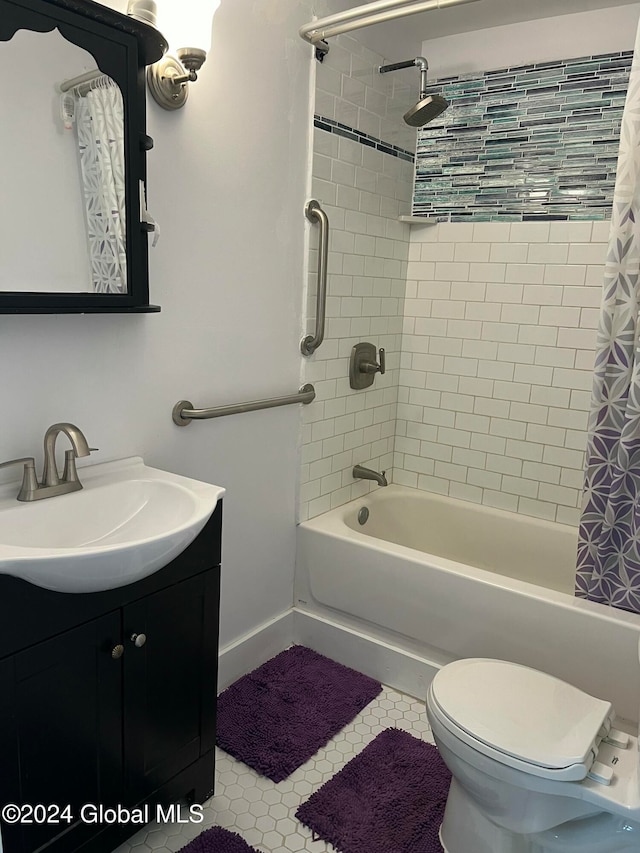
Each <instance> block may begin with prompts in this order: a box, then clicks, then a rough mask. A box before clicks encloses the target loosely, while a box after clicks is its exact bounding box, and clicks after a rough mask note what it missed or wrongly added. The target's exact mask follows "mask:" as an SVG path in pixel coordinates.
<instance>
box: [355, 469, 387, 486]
mask: <svg viewBox="0 0 640 853" xmlns="http://www.w3.org/2000/svg"><path fill="white" fill-rule="evenodd" d="M384 473H385V472H384V471H383V472H382V473H381V474H378V472H377V471H372V470H371V468H365V467H364V465H354V467H353V476H354V478H355V479H356V480H375V481H376V483H377V484H378V485H379V486H388V485H389V483H387V478H386V477H385V476H384Z"/></svg>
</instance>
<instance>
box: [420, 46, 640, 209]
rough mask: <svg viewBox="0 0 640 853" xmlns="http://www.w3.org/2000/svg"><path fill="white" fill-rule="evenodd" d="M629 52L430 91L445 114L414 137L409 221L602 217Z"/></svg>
mask: <svg viewBox="0 0 640 853" xmlns="http://www.w3.org/2000/svg"><path fill="white" fill-rule="evenodd" d="M632 58H633V51H624V52H621V53H610V54H602V55H600V56H587V57H581V58H579V59H568V60H557V61H554V62H542V63H538V64H536V65H523V66H519V67H514V68H506V69H501V70H498V71H487V72H485V73H483V74H479V75H473V76H468V77H446V78H442V79H440V80H438V81H436V82H435V83H434V84H433V86H434V88H436V89H437V91H439V92H441V93H442V95H444V97H445V98H447V100H449V101H451V107H450V108H449V109H448V110H446V112H444V113H443V114H442V118H441V119H437V120H436V122H432V123H431V124H429V125H427V126H426V127H424V128H423V129H422V130H420V131H419V133H418V149H417V155H416V184H415V191H414V200H413V213H414V214H415V215H425V216H446V217H447V218H448V219H449V220H450V221H452V222H466V221H476V222H482V221H490V220H501V221H526V220H556V219H557V220H589V219H609V217H610V215H611V206H612V201H613V189H614V185H615V172H616V163H617V157H618V146H619V139H620V126H621V120H622V112H623V109H624V102H625V98H626V93H627V87H628V83H629V72H630V69H631V60H632Z"/></svg>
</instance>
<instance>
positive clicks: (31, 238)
mask: <svg viewBox="0 0 640 853" xmlns="http://www.w3.org/2000/svg"><path fill="white" fill-rule="evenodd" d="M166 49H167V44H166V41H165V40H164V38H163V37H162V35H161V34H160V33H159V32H158V31H157V30H156V29H154V28H153V27H151V26H148V25H146V24H144V23H141V22H138V21H136V20H134V19H133V18H130V17H127V16H126V15H122V14H120V13H119V12H115V11H113V10H111V9H109V8H107V7H105V6H102V5H100V4H99V3H94V2H91V0H0V74H3V76H4V79H5V81H7V85H6V87H5V94H4V95H3V97H2V99H0V110H2V113H3V114H2V116H1V118H0V151H1V152H2V156H0V197H1V198H2V205H0V313H91V312H104V313H108V312H150V311H159V310H160V308H159V307H158V306H156V305H150V304H149V265H148V244H149V236H150V235H152V233H153V229H154V224H153V221H152V220H151V219H150V217H149V216H148V215H147V213H146V153H147V151H148V150H149V149H150V148H151V147H152V141H151V139H150V137H148V136H147V134H146V107H145V67H146V66H147V65H149V64H151V63H153V62H156V61H157V60H158V59H160V58H161V57H162V55H163V54H164V52H165V51H166Z"/></svg>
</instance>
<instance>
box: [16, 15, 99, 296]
mask: <svg viewBox="0 0 640 853" xmlns="http://www.w3.org/2000/svg"><path fill="white" fill-rule="evenodd" d="M43 45H44V47H43ZM25 56H29V57H31V60H30V61H29V62H25V61H24V57H25ZM95 67H96V63H95V60H94V59H93V57H92V56H91V54H89V53H87V51H86V50H82V49H81V48H79V47H76V45H73V44H69V42H67V41H65V40H64V39H63V38H62V36H61V35H60V33H59V32H58V31H57V30H54V31H53V32H51V33H34V32H29V31H28V30H18V32H17V33H16V34H15V36H14V37H13V38H12V39H11V41H9V42H2V50H1V51H0V77H2V78H3V79H5V80H9V79H14V81H15V85H12V86H9V87H7V91H6V92H5V93H4V95H3V98H2V109H3V115H4V116H5V119H4V120H3V121H2V122H1V123H0V151H1V152H2V159H1V160H0V187H1V188H2V189H1V191H2V199H3V204H2V205H1V206H0V258H2V263H1V264H0V290H16V291H21V292H25V291H30V290H42V289H45V285H44V284H43V282H42V276H43V273H44V271H45V270H46V272H47V281H46V290H48V291H53V292H65V291H66V292H83V291H85V292H86V291H91V290H93V287H92V282H91V267H90V264H89V251H88V246H87V238H86V233H87V227H86V224H85V219H86V217H85V213H84V208H85V200H84V188H83V184H82V177H81V174H80V163H79V155H78V137H77V132H76V129H75V127H73V128H71V129H69V130H65V129H64V127H63V123H62V119H61V111H60V95H59V94H57V93H56V89H55V85H56V84H58V83H60V82H62V81H63V80H66V79H68V78H69V77H73V76H76V75H77V74H82V73H83V72H84V71H87V70H92V69H95ZM16 68H20V69H21V73H20V74H15V69H16ZM43 189H44V190H45V191H44V192H43ZM7 199H11V203H10V204H7V203H6V200H7ZM25 227H27V228H29V229H33V230H32V236H33V237H34V239H37V245H38V251H37V252H36V251H30V252H25V251H24V246H23V241H24V236H25Z"/></svg>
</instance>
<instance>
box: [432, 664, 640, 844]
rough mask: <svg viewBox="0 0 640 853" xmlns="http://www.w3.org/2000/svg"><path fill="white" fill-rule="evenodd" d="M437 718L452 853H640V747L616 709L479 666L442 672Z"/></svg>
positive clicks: (546, 679)
mask: <svg viewBox="0 0 640 853" xmlns="http://www.w3.org/2000/svg"><path fill="white" fill-rule="evenodd" d="M427 716H428V719H429V723H430V725H431V729H432V732H433V736H434V738H435V741H436V744H437V746H438V748H439V750H440V753H441V755H442V758H443V760H444V761H445V763H446V764H447V766H448V767H449V769H450V770H451V773H452V776H453V781H452V784H451V790H450V793H449V798H448V800H447V807H446V810H445V816H444V820H443V823H442V827H441V830H440V838H441V842H442V845H443V847H444V849H445V853H559V852H560V851H563V853H565V851H567V852H568V851H578V850H580V851H581V853H631V851H635V853H638V851H640V761H639V756H638V738H637V737H633V736H631V735H627V734H625V733H624V732H622V731H620V730H619V729H617V728H615V726H614V719H615V712H614V709H613V707H612V706H611V704H610V703H609V702H606V701H603V700H601V699H596V698H595V697H593V696H589V695H588V694H586V693H584V692H583V691H581V690H578V689H577V688H576V687H573V686H572V685H570V684H567V683H566V682H563V681H561V680H559V679H557V678H554V677H552V676H550V675H546V674H545V673H542V672H538V671H537V670H534V669H530V668H528V667H524V666H520V665H518V664H514V663H508V662H506V661H496V660H489V659H485V658H475V659H469V660H460V661H455V662H454V663H451V664H448V665H447V666H445V667H443V668H442V669H441V670H440V671H439V672H438V674H437V675H436V676H435V678H434V679H433V681H432V683H431V686H430V688H429V692H428V695H427Z"/></svg>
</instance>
